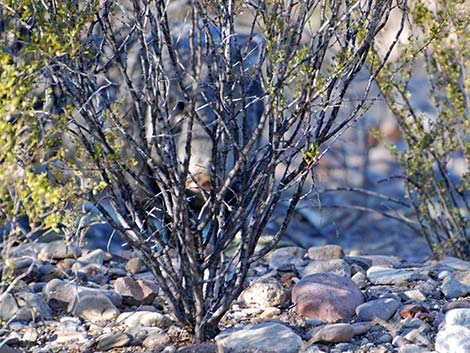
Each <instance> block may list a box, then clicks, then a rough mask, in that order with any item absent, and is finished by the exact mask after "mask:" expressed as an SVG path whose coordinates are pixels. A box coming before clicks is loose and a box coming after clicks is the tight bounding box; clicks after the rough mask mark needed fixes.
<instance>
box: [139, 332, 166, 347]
mask: <svg viewBox="0 0 470 353" xmlns="http://www.w3.org/2000/svg"><path fill="white" fill-rule="evenodd" d="M168 344H170V336H168V335H167V334H166V333H164V332H158V333H153V334H151V335H149V336H148V337H147V338H145V339H144V341H143V342H142V346H144V347H145V348H147V349H148V350H149V351H152V352H155V351H157V352H158V351H159V350H161V348H163V347H165V346H167V345H168Z"/></svg>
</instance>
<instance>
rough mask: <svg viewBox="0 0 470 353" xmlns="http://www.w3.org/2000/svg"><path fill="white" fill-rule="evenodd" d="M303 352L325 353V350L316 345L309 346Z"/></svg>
mask: <svg viewBox="0 0 470 353" xmlns="http://www.w3.org/2000/svg"><path fill="white" fill-rule="evenodd" d="M304 353H326V351H323V350H322V349H321V348H320V347H318V346H317V345H313V346H309V347H308V348H307V349H306V350H305V352H304Z"/></svg>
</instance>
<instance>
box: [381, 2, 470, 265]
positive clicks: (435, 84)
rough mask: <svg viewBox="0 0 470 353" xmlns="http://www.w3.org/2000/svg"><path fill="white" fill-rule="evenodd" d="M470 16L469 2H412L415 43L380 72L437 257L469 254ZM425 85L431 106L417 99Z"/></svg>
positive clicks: (408, 178) (408, 182)
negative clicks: (400, 133)
mask: <svg viewBox="0 0 470 353" xmlns="http://www.w3.org/2000/svg"><path fill="white" fill-rule="evenodd" d="M469 15H470V8H469V7H468V5H466V4H465V3H464V2H462V1H453V0H448V1H433V2H424V1H419V0H417V1H412V2H410V11H409V12H408V18H409V21H408V22H409V23H408V25H409V33H410V36H409V38H408V43H407V45H406V46H405V47H404V48H401V49H400V55H399V58H398V59H397V61H396V62H394V63H391V62H389V63H388V64H387V67H386V70H383V71H382V72H381V73H380V74H379V76H378V82H379V85H380V87H381V89H382V90H383V93H384V97H385V100H386V102H387V104H388V106H389V107H390V109H391V111H392V112H393V113H394V115H395V116H396V118H397V121H398V124H399V126H400V129H401V131H402V134H403V139H404V141H405V142H406V148H405V149H401V150H400V149H398V148H395V149H394V154H395V156H396V157H397V158H398V159H399V161H400V163H401V165H402V166H403V168H404V171H405V186H406V194H407V197H408V199H409V201H410V203H411V204H412V206H413V208H414V211H415V214H416V216H417V219H418V221H419V224H420V228H421V232H422V233H423V234H424V236H425V237H426V240H427V242H428V244H429V245H430V247H431V248H432V250H433V252H434V254H435V255H436V256H442V255H454V256H458V257H460V258H464V259H470V233H469V229H470V228H469V221H470V218H469V217H470V208H469V206H470V204H469V186H470V184H469V182H470V174H469V172H468V166H469V161H470V140H469V132H470V129H469V128H470V124H469V120H468V118H469V116H470V105H469V102H470V94H469V92H470V91H469V87H470V86H469V85H470V76H469V73H468V72H469V68H470V51H469V44H470V16H469ZM418 86H420V87H419V88H418ZM423 92H425V93H426V97H427V103H426V105H427V106H424V107H423V106H422V105H421V106H420V105H419V104H418V103H417V100H418V99H415V97H418V96H420V95H421V96H422V95H423V94H424V93H423ZM419 100H420V101H421V102H423V101H424V99H423V98H422V97H421V98H419Z"/></svg>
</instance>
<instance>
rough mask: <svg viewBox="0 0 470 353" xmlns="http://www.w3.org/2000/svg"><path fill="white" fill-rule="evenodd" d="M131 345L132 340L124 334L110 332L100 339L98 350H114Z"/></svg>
mask: <svg viewBox="0 0 470 353" xmlns="http://www.w3.org/2000/svg"><path fill="white" fill-rule="evenodd" d="M129 343H131V338H130V336H129V335H128V334H126V333H124V332H110V333H106V334H104V335H101V336H100V337H98V344H97V345H96V348H98V350H101V351H107V350H110V349H112V348H119V347H127V346H128V345H129Z"/></svg>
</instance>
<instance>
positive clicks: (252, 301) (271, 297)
mask: <svg viewBox="0 0 470 353" xmlns="http://www.w3.org/2000/svg"><path fill="white" fill-rule="evenodd" d="M240 299H241V300H242V302H243V303H244V304H246V305H257V306H261V307H273V306H275V307H278V306H283V305H284V303H285V301H286V299H287V294H286V291H285V290H284V288H283V287H282V285H281V284H280V283H279V282H278V281H277V280H275V279H274V278H269V279H266V280H259V281H255V282H253V283H252V284H251V285H250V286H249V287H248V288H246V289H245V290H244V291H243V292H242V293H241V294H240Z"/></svg>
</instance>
